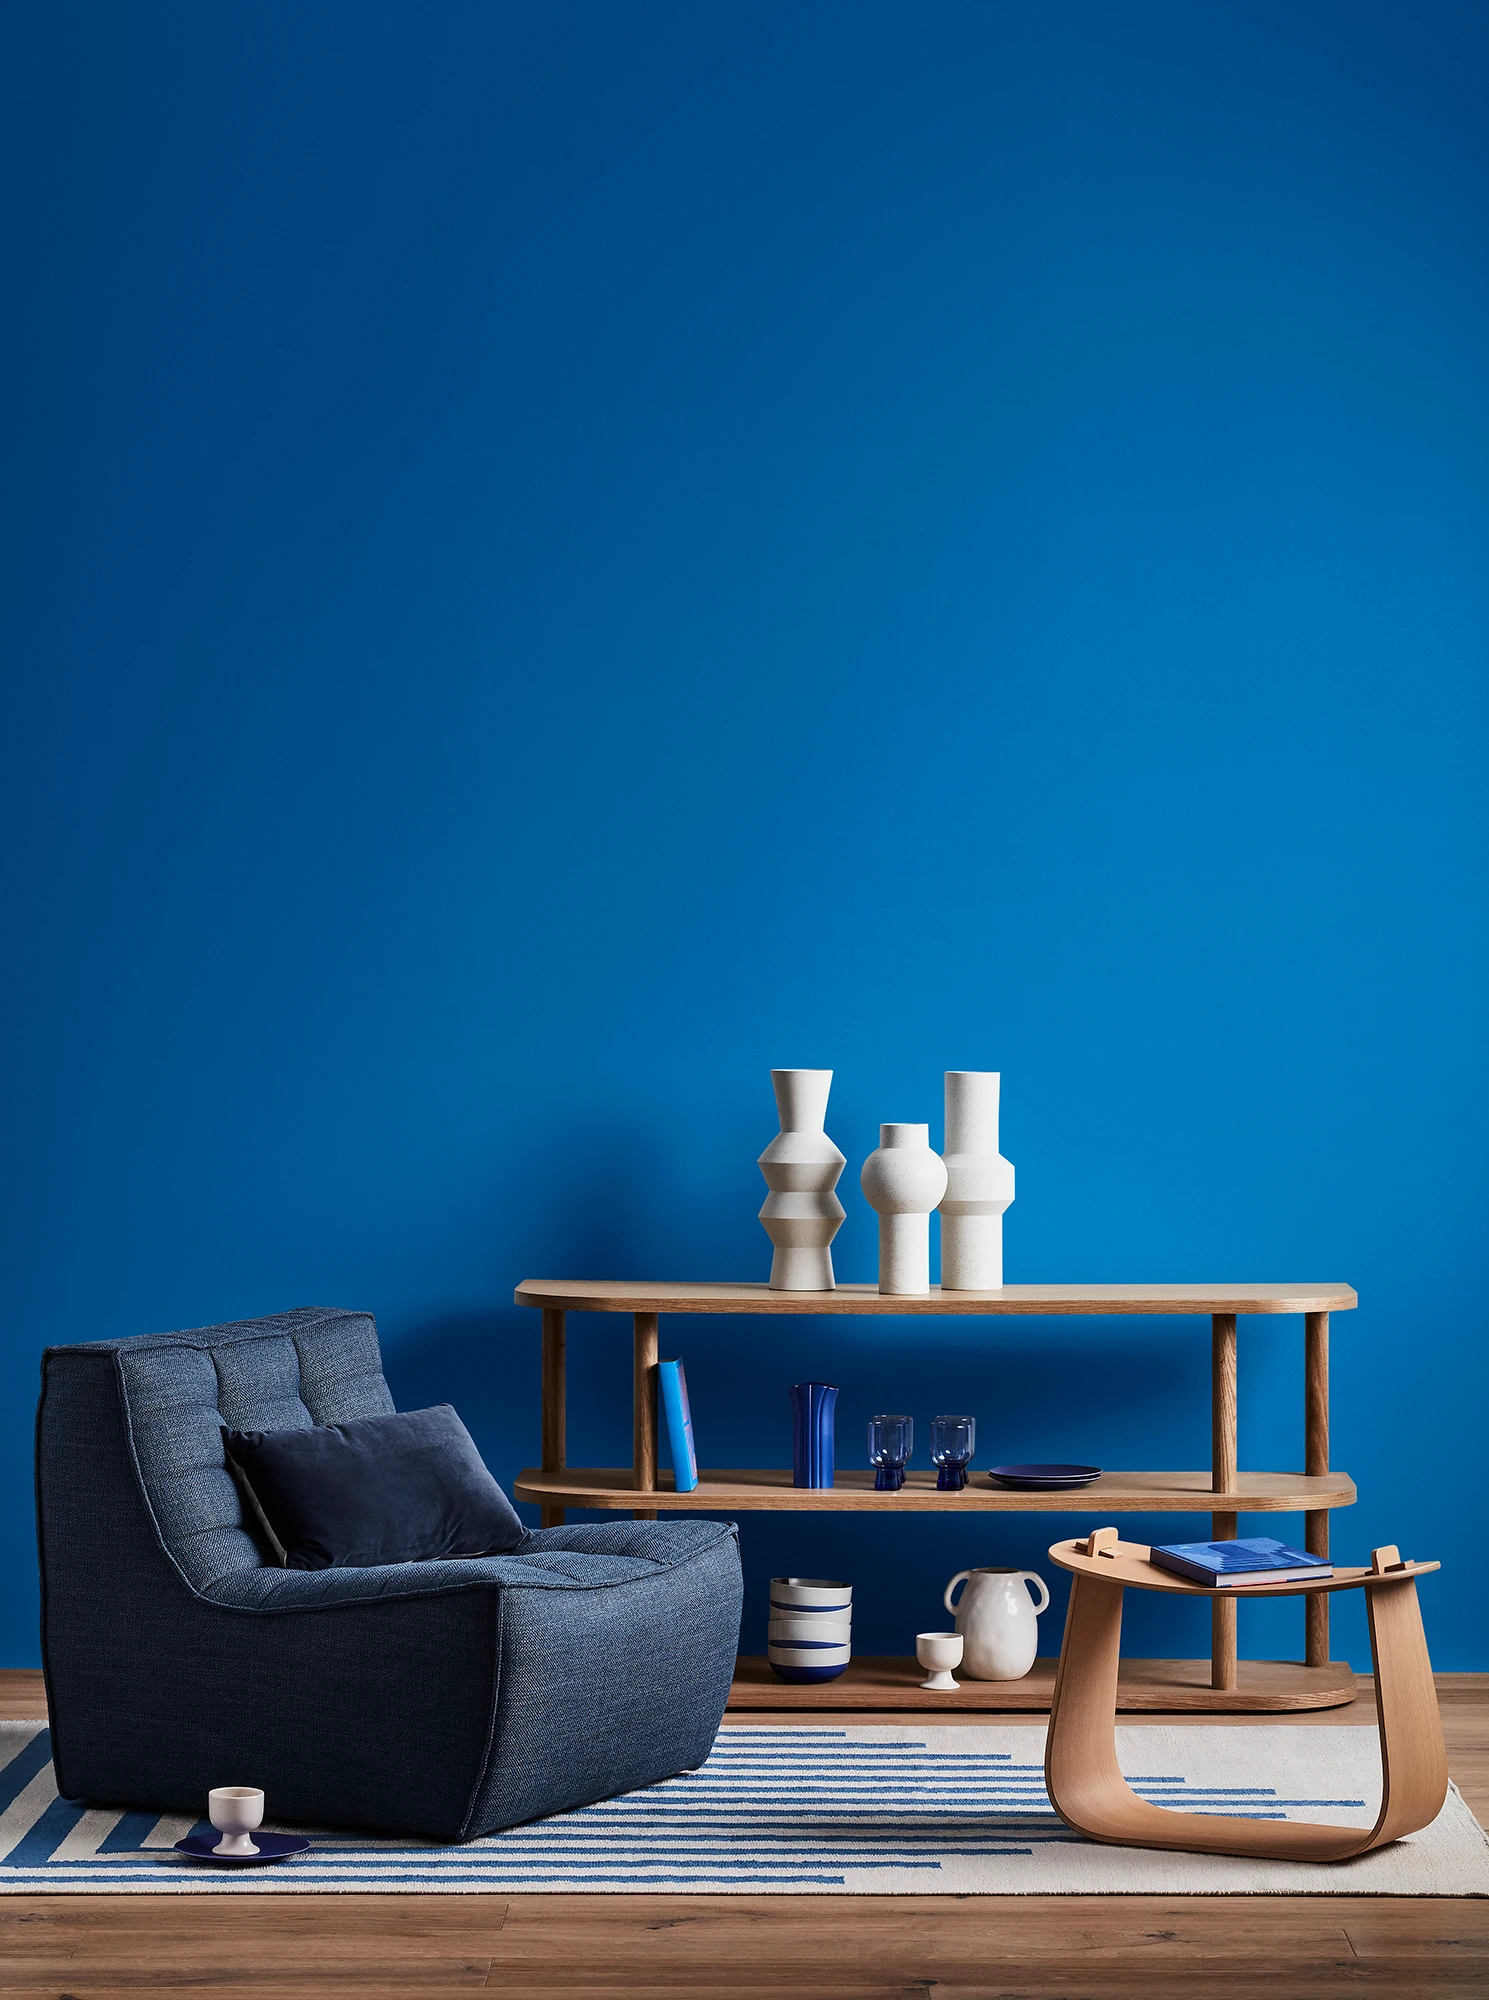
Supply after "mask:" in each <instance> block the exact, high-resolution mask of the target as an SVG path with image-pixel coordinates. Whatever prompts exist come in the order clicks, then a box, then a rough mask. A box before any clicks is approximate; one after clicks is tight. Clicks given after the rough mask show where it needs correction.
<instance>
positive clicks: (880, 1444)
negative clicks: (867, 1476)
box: [869, 1417, 915, 1493]
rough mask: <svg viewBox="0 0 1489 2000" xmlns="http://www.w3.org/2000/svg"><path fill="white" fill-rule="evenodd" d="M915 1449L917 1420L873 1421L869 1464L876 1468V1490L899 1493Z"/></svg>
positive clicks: (879, 1419) (887, 1418)
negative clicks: (906, 1468)
mask: <svg viewBox="0 0 1489 2000" xmlns="http://www.w3.org/2000/svg"><path fill="white" fill-rule="evenodd" d="M914 1449H915V1421H914V1419H913V1418H912V1417H870V1418H869V1464H870V1465H871V1466H873V1468H874V1491H875V1492H876V1493H898V1492H899V1490H900V1488H901V1487H902V1486H903V1485H904V1483H905V1467H906V1466H907V1465H908V1464H909V1463H910V1454H911V1453H912V1452H913V1451H914Z"/></svg>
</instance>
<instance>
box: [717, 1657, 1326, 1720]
mask: <svg viewBox="0 0 1489 2000" xmlns="http://www.w3.org/2000/svg"><path fill="white" fill-rule="evenodd" d="M1058 1664H1059V1663H1058V1661H1056V1660H1053V1659H1039V1660H1036V1661H1035V1662H1034V1665H1033V1667H1032V1668H1031V1669H1030V1671H1029V1672H1028V1673H1027V1674H1026V1675H1025V1676H1024V1678H1023V1679H1022V1680H1021V1681H974V1680H967V1679H965V1678H963V1679H962V1682H961V1686H960V1687H959V1688H958V1689H957V1690H956V1692H955V1693H954V1694H953V1693H946V1694H935V1693H928V1692H927V1691H926V1690H925V1689H924V1688H922V1687H920V1686H919V1685H918V1683H919V1682H921V1681H923V1680H924V1679H925V1668H924V1667H922V1666H920V1665H919V1664H918V1663H917V1662H916V1661H914V1660H910V1659H903V1658H900V1659H874V1658H871V1657H865V1658H862V1659H857V1660H854V1661H853V1662H852V1663H851V1664H850V1665H849V1667H848V1669H847V1671H846V1672H845V1673H843V1674H840V1675H839V1676H838V1678H837V1679H836V1680H835V1681H817V1682H814V1683H811V1684H808V1685H805V1686H802V1685H797V1684H794V1683H792V1682H789V1681H778V1680H777V1679H776V1677H775V1675H774V1674H773V1673H772V1672H771V1671H770V1668H769V1667H768V1666H767V1665H766V1663H765V1661H764V1660H763V1659H761V1658H759V1657H758V1656H755V1657H748V1656H746V1655H744V1654H741V1655H740V1657H739V1659H738V1660H737V1661H736V1662H735V1667H734V1685H733V1686H732V1687H731V1689H730V1690H729V1707H730V1708H731V1709H764V1708H784V1709H794V1710H796V1711H797V1712H798V1713H800V1712H803V1711H807V1710H811V1709H835V1710H841V1709H854V1708H857V1709H879V1710H883V1709H906V1710H913V1711H914V1712H915V1713H916V1714H918V1715H929V1714H931V1713H932V1712H933V1711H935V1710H940V1711H941V1712H942V1713H946V1712H948V1711H951V1712H961V1713H963V1714H965V1713H968V1712H971V1713H974V1714H977V1713H987V1714H1016V1713H1019V1712H1024V1713H1027V1712H1028V1711H1030V1710H1034V1711H1036V1712H1038V1711H1044V1712H1046V1713H1047V1712H1048V1710H1049V1705H1050V1698H1051V1696H1052V1695H1053V1694H1054V1691H1055V1668H1056V1666H1057V1665H1058ZM1236 1678H1237V1685H1236V1686H1235V1687H1234V1688H1229V1689H1226V1690H1224V1691H1221V1690H1218V1689H1215V1688H1212V1687H1211V1686H1210V1662H1209V1661H1208V1660H1124V1661H1123V1662H1122V1666H1121V1671H1120V1673H1119V1675H1118V1680H1117V1707H1118V1709H1119V1710H1120V1709H1127V1710H1137V1709H1148V1710H1156V1711H1158V1712H1160V1713H1163V1712H1167V1713H1169V1714H1178V1713H1183V1712H1188V1713H1191V1714H1192V1713H1202V1714H1209V1715H1254V1714H1264V1713H1268V1712H1271V1713H1277V1712H1281V1711H1286V1710H1290V1709H1305V1708H1341V1707H1343V1705H1344V1704H1345V1703H1346V1702H1350V1701H1353V1700H1354V1698H1355V1691H1356V1690H1355V1677H1354V1674H1353V1673H1352V1672H1351V1671H1350V1668H1349V1665H1348V1663H1347V1662H1346V1661H1344V1660H1332V1661H1330V1663H1329V1665H1328V1666H1326V1667H1304V1666H1299V1665H1297V1664H1296V1663H1295V1662H1294V1661H1292V1660H1241V1661H1239V1662H1238V1664H1237V1668H1236Z"/></svg>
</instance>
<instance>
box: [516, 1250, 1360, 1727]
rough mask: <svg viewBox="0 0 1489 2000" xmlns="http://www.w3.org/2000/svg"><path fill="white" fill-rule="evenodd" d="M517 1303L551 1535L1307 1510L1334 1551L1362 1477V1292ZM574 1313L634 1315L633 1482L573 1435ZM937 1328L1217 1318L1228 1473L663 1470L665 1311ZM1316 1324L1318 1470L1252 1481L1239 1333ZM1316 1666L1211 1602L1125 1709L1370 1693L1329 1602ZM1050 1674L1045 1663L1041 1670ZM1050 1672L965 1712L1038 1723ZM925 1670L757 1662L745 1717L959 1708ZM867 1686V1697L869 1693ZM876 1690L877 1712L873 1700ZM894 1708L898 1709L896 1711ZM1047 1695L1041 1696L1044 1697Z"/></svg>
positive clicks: (1309, 1437) (1316, 1289)
mask: <svg viewBox="0 0 1489 2000" xmlns="http://www.w3.org/2000/svg"><path fill="white" fill-rule="evenodd" d="M516 1296H517V1303H518V1304H519V1305H523V1306H532V1307H535V1308H537V1309H539V1310H540V1311H541V1312H542V1315H543V1453H542V1459H543V1462H542V1465H541V1466H540V1467H535V1468H531V1469H529V1470H527V1471H525V1472H523V1473H522V1475H521V1476H520V1478H519V1479H518V1481H517V1489H516V1490H517V1496H518V1498H519V1499H522V1500H527V1501H532V1502H535V1503H536V1504H537V1505H538V1506H539V1507H540V1508H541V1510H542V1519H543V1523H544V1525H545V1526H553V1525H556V1524H557V1523H559V1522H561V1521H562V1520H563V1518H564V1510H565V1509H566V1508H568V1507H590V1508H599V1509H604V1510H607V1511H611V1512H622V1513H630V1514H632V1515H634V1516H635V1517H636V1518H637V1519H638V1520H652V1519H655V1517H656V1515H657V1514H658V1513H661V1512H675V1513H692V1514H734V1513H747V1512H756V1511H761V1510H782V1511H791V1512H801V1513H815V1512H824V1511H831V1512H845V1511H846V1512H851V1513H865V1514H867V1513H882V1514H903V1513H926V1514H944V1513H957V1512H960V1513H1025V1514H1037V1513H1045V1514H1066V1515H1069V1514H1081V1515H1095V1516H1104V1515H1109V1514H1114V1513H1129V1514H1130V1513H1142V1514H1195V1513H1208V1514H1209V1516H1210V1522H1211V1528H1210V1532H1211V1534H1212V1536H1214V1537H1215V1538H1216V1539H1217V1540H1219V1539H1223V1538H1226V1537H1229V1536H1233V1535H1235V1534H1236V1533H1237V1532H1238V1521H1237V1517H1238V1516H1239V1515H1241V1514H1267V1513H1297V1512H1301V1513H1302V1514H1303V1516H1304V1522H1305V1530H1304V1533H1305V1540H1306V1544H1307V1547H1308V1548H1309V1549H1311V1550H1312V1551H1313V1552H1314V1553H1315V1554H1318V1555H1327V1554H1328V1551H1329V1514H1330V1511H1331V1510H1332V1509H1333V1508H1335V1507H1348V1506H1350V1505H1351V1504H1352V1503H1353V1501H1354V1498H1355V1488H1354V1482H1353V1481H1352V1480H1351V1479H1350V1478H1349V1477H1348V1475H1347V1474H1345V1473H1342V1472H1331V1471H1330V1469H1329V1315H1330V1313H1331V1312H1347V1311H1349V1310H1350V1309H1351V1308H1352V1307H1353V1306H1354V1305H1355V1304H1356V1298H1355V1294H1354V1292H1353V1290H1352V1289H1351V1288H1350V1286H1348V1285H1342V1284H1299V1285H1270V1284H1269V1285H1005V1286H1004V1287H1003V1288H1002V1289H1001V1290H1000V1291H996V1292H945V1293H943V1292H942V1291H941V1290H940V1289H939V1287H933V1288H932V1290H931V1292H930V1294H929V1295H928V1296H927V1297H925V1298H915V1299H908V1298H903V1297H885V1296H883V1295H881V1294H880V1293H879V1291H878V1290H877V1289H876V1288H875V1287H873V1286H870V1285H840V1286H839V1287H838V1288H837V1290H836V1291H833V1292H772V1291H771V1290H770V1289H769V1288H768V1287H767V1286H764V1285H742V1284H711V1285H683V1284H641V1283H629V1282H626V1283H613V1284H612V1283H605V1282H599V1281H591V1280H583V1281H579V1280H561V1279H546V1278H535V1279H528V1280H526V1281H524V1283H523V1284H521V1285H519V1286H518V1288H517V1295H516ZM570 1312H599V1313H629V1314H630V1315H631V1318H632V1342H633V1348H632V1352H633V1386H632V1462H631V1465H630V1467H629V1468H625V1467H615V1468H604V1467H598V1468H597V1467H572V1466H570V1465H569V1464H568V1462H567V1452H566V1422H565V1359H564V1347H565V1327H566V1318H565V1316H566V1314H568V1313H570ZM664 1312H667V1313H687V1314H694V1313H698V1314H721V1313H728V1314H769V1315H771V1316H777V1315H782V1314H838V1313H854V1314H870V1315H875V1316H894V1317H913V1316H917V1315H920V1314H929V1315H943V1314H956V1315H958V1316H976V1317H996V1316H1000V1315H1007V1314H1019V1315H1023V1314H1060V1315H1067V1314H1093V1313H1109V1314H1124V1315H1125V1314H1130V1313H1162V1314H1184V1315H1198V1314H1203V1315H1206V1316H1208V1318H1209V1320H1210V1349H1211V1463H1210V1469H1209V1470H1208V1471H1207V1472H1204V1471H1201V1472H1108V1473H1106V1474H1104V1475H1103V1477H1102V1478H1101V1479H1099V1480H1097V1481H1096V1482H1095V1483H1094V1484H1093V1485H1090V1486H1087V1487H1083V1488H1081V1489H1079V1490H1078V1491H1075V1492H1069V1493H1020V1492H1015V1491H1011V1490H1007V1489H1000V1488H997V1487H994V1486H992V1485H990V1484H988V1483H986V1482H985V1481H978V1480H976V1479H974V1481H973V1483H972V1484H970V1485H968V1486H967V1487H965V1488H964V1489H963V1490H962V1491H961V1492H959V1493H938V1492H937V1491H936V1488H935V1484H934V1479H933V1476H932V1475H931V1474H930V1473H925V1472H922V1473H912V1474H911V1476H910V1478H909V1479H908V1480H907V1482H906V1484H905V1486H904V1487H903V1488H902V1489H901V1490H900V1491H899V1492H898V1493H876V1492H875V1491H874V1490H873V1476H872V1474H871V1473H870V1472H868V1471H861V1472H860V1471H843V1472H839V1473H838V1475H837V1483H836V1484H835V1485H834V1486H832V1487H830V1488H825V1489H812V1488H802V1487H796V1486H793V1485H792V1483H791V1474H790V1472H789V1471H788V1470H785V1469H782V1468H777V1467H753V1468H743V1469H732V1470H725V1471H709V1472H704V1473H702V1474H701V1476H700V1480H699V1484H698V1485H697V1487H696V1488H695V1489H694V1490H693V1491H692V1492H691V1493H678V1492H676V1491H675V1490H674V1488H673V1486H672V1482H671V1475H670V1474H668V1473H659V1471H658V1468H657V1382H656V1376H657V1351H658V1334H657V1321H658V1317H659V1315H660V1314H662V1313H664ZM1253 1313H1257V1314H1261V1313H1266V1314H1273V1313H1299V1314H1302V1315H1303V1316H1304V1323H1305V1335H1304V1369H1303V1412H1304V1435H1305V1457H1306V1461H1307V1462H1306V1465H1305V1468H1304V1470H1303V1471H1302V1472H1242V1471H1240V1469H1239V1467H1238V1465H1237V1454H1236V1321H1237V1318H1238V1316H1241V1315H1248V1314H1253ZM1305 1605H1306V1611H1305V1619H1306V1624H1305V1635H1306V1638H1305V1657H1304V1661H1303V1662H1302V1663H1301V1664H1298V1663H1294V1662H1291V1661H1275V1660H1268V1661H1244V1662H1239V1663H1238V1661H1237V1658H1236V1605H1235V1601H1234V1599H1233V1598H1230V1597H1226V1598H1225V1599H1224V1600H1217V1601H1215V1602H1213V1603H1212V1605H1211V1608H1210V1611H1211V1654H1210V1660H1209V1661H1208V1663H1201V1662H1198V1661H1189V1660H1152V1661H1127V1662H1124V1663H1123V1672H1122V1678H1121V1681H1120V1683H1119V1689H1118V1700H1119V1705H1120V1706H1121V1707H1124V1708H1129V1709H1165V1708H1172V1709H1179V1708H1187V1709H1191V1710H1192V1709H1209V1710H1211V1711H1213V1712H1217V1713H1230V1712H1241V1711H1253V1712H1256V1711H1266V1710H1287V1709H1299V1708H1326V1707H1333V1706H1336V1705H1338V1704H1339V1703H1341V1702H1346V1701H1350V1700H1352V1699H1353V1697H1354V1691H1355V1684H1354V1676H1353V1674H1352V1673H1351V1672H1350V1670H1349V1668H1348V1666H1346V1665H1345V1664H1343V1663H1342V1662H1340V1661H1331V1660H1330V1658H1329V1622H1328V1621H1329V1613H1328V1595H1327V1593H1314V1594H1312V1595H1310V1596H1308V1597H1307V1598H1306V1599H1305ZM1041 1664H1046V1663H1041ZM1048 1665H1049V1668H1050V1672H1049V1673H1048V1674H1042V1673H1041V1672H1040V1667H1039V1666H1036V1668H1035V1670H1034V1673H1033V1674H1032V1675H1031V1676H1030V1677H1029V1679H1028V1680H1026V1681H1019V1682H1009V1683H998V1682H983V1683H972V1684H971V1688H972V1690H973V1691H972V1692H971V1693H966V1691H965V1690H964V1694H965V1699H963V1700H962V1702H961V1704H960V1705H961V1706H964V1707H976V1708H987V1709H994V1708H996V1709H1000V1710H1015V1711H1016V1710H1027V1709H1029V1708H1045V1707H1047V1706H1048V1692H1049V1688H1050V1687H1051V1686H1052V1684H1053V1683H1052V1670H1053V1663H1048ZM916 1671H917V1670H916V1669H915V1663H914V1662H913V1661H867V1662H860V1661H855V1662H854V1666H853V1667H852V1668H850V1670H849V1673H848V1674H846V1675H844V1676H843V1677H842V1679H840V1680H837V1681H831V1682H828V1683H826V1684H825V1685H824V1686H823V1687H821V1688H810V1687H808V1688H802V1687H795V1686H790V1685H788V1684H786V1683H784V1682H779V1681H776V1680H774V1678H773V1677H771V1676H769V1675H768V1674H767V1673H766V1672H765V1671H764V1668H763V1663H761V1662H757V1661H751V1660H741V1662H740V1673H739V1676H738V1678H737V1680H736V1683H735V1691H734V1696H733V1698H732V1699H731V1706H736V1707H742V1708H759V1707H776V1708H803V1707H810V1706H813V1705H826V1706H832V1707H843V1706H848V1707H853V1706H859V1707H892V1708H900V1707H907V1708H908V1707H914V1708H930V1707H933V1706H934V1707H940V1706H944V1705H945V1703H946V1700H947V1697H945V1696H944V1695H926V1696H921V1695H920V1691H919V1690H918V1689H917V1688H915V1687H914V1686H913V1683H910V1682H909V1677H910V1676H911V1675H912V1674H914V1673H915V1672H916ZM860 1687H861V1688H862V1690H863V1698H860V1697H859V1696H858V1694H857V1693H856V1692H855V1691H856V1690H857V1689H859V1688H860ZM871 1691H872V1692H874V1695H875V1698H874V1699H873V1700H870V1699H868V1698H867V1696H868V1695H869V1694H870V1692H871ZM886 1696H888V1697H889V1698H887V1699H886V1698H884V1697H886ZM1036 1697H1039V1698H1037V1699H1036Z"/></svg>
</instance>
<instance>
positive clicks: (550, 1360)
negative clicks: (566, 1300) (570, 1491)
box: [538, 1306, 569, 1528]
mask: <svg viewBox="0 0 1489 2000" xmlns="http://www.w3.org/2000/svg"><path fill="white" fill-rule="evenodd" d="M564 1324H565V1322H564V1315H563V1314H562V1312H559V1311H557V1310H555V1309H554V1308H553V1307H551V1306H545V1307H544V1308H543V1470H544V1471H545V1472H562V1471H563V1469H564V1467H565V1466H566V1465H567V1464H568V1462H569V1460H568V1412H567V1407H566V1405H567V1383H566V1379H565V1372H564V1337H565V1336H564ZM538 1519H539V1521H540V1523H541V1524H542V1526H543V1527H545V1528H561V1527H562V1526H563V1524H564V1510H563V1508H562V1507H540V1508H539V1509H538Z"/></svg>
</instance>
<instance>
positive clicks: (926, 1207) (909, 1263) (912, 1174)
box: [858, 1125, 946, 1298]
mask: <svg viewBox="0 0 1489 2000" xmlns="http://www.w3.org/2000/svg"><path fill="white" fill-rule="evenodd" d="M858 1178H859V1183H860V1185H861V1186H862V1188H863V1191H864V1195H865V1197H866V1198H867V1200H868V1204H869V1206H870V1208H873V1209H877V1210H878V1214H879V1289H880V1291H881V1292H894V1293H897V1294H901V1295H903V1296H904V1297H906V1298H921V1297H924V1295H925V1294H926V1293H927V1292H928V1291H929V1290H930V1289H931V1210H932V1209H933V1208H934V1207H935V1206H936V1203H937V1202H938V1201H939V1200H940V1199H941V1197H942V1195H943V1194H945V1192H946V1168H945V1166H944V1165H943V1164H942V1162H941V1160H940V1158H939V1157H938V1156H937V1155H936V1154H935V1153H933V1152H932V1151H931V1128H930V1126H929V1125H881V1126H880V1127H879V1150H878V1152H877V1153H870V1154H869V1156H868V1158H867V1159H866V1160H865V1161H864V1163H863V1170H862V1172H861V1173H860V1174H859V1177H858Z"/></svg>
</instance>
